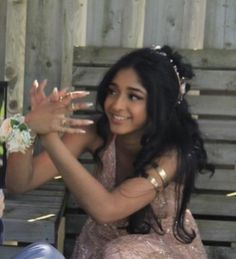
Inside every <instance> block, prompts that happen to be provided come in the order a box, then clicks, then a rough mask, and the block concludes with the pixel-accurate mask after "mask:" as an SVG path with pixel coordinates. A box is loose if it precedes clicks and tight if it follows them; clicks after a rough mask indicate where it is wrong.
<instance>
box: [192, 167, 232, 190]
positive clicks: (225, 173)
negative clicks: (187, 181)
mask: <svg viewBox="0 0 236 259" xmlns="http://www.w3.org/2000/svg"><path fill="white" fill-rule="evenodd" d="M195 186H196V188H197V189H203V190H221V191H228V192H230V191H232V192H234V191H236V171H235V170H226V169H225V170H223V169H216V171H215V173H214V175H213V176H210V173H204V174H199V175H198V177H197V179H196V184H195Z"/></svg>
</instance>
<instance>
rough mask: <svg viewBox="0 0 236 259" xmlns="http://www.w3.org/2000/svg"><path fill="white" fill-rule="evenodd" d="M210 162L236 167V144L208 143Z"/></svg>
mask: <svg viewBox="0 0 236 259" xmlns="http://www.w3.org/2000/svg"><path fill="white" fill-rule="evenodd" d="M205 146H206V150H207V154H208V158H209V162H211V163H214V164H222V165H232V166H235V154H236V145H235V144H223V143H206V144H205Z"/></svg>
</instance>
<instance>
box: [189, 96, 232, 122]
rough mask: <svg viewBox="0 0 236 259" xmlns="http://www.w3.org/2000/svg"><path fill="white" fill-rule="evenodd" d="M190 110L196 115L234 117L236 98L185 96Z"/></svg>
mask: <svg viewBox="0 0 236 259" xmlns="http://www.w3.org/2000/svg"><path fill="white" fill-rule="evenodd" d="M187 100H188V102H189V104H190V110H191V112H192V113H193V114H198V115H215V116H217V115H220V116H232V117H233V116H235V115H236V96H233V95H232V96H217V95H200V96H193V95H192V96H190V95H188V96H187Z"/></svg>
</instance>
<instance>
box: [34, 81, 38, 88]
mask: <svg viewBox="0 0 236 259" xmlns="http://www.w3.org/2000/svg"><path fill="white" fill-rule="evenodd" d="M34 85H35V87H36V88H38V87H39V82H38V80H37V79H35V80H34Z"/></svg>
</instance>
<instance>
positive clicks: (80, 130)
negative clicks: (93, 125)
mask: <svg viewBox="0 0 236 259" xmlns="http://www.w3.org/2000/svg"><path fill="white" fill-rule="evenodd" d="M78 132H79V133H83V134H84V133H86V131H85V130H82V129H79V130H78Z"/></svg>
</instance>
